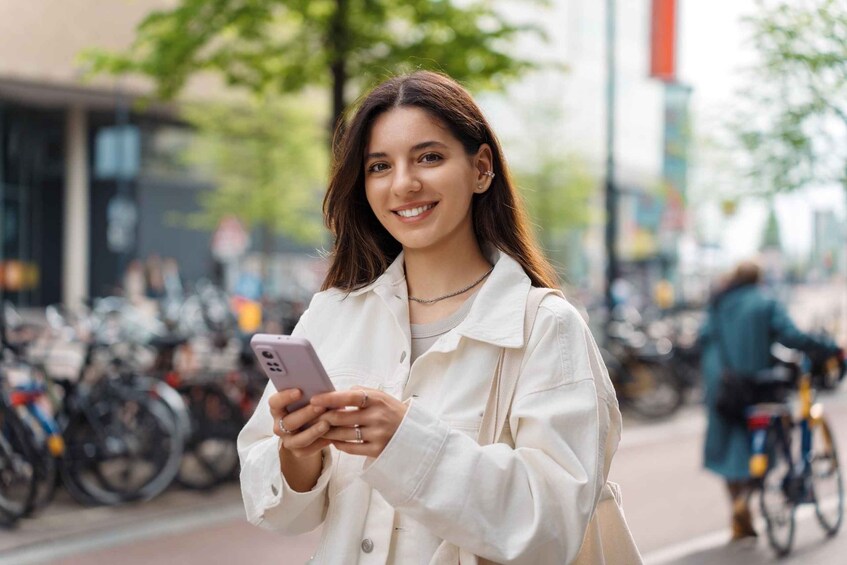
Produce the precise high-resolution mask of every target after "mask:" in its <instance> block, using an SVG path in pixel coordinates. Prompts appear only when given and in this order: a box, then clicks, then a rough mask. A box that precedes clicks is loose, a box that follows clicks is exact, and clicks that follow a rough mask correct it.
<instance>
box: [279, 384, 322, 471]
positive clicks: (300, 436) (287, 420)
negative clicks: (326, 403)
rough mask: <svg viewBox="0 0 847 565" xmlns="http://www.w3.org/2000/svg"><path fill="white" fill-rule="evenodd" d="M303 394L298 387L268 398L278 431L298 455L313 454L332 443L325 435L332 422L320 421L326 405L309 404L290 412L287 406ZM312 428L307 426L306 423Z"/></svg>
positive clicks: (309, 455)
mask: <svg viewBox="0 0 847 565" xmlns="http://www.w3.org/2000/svg"><path fill="white" fill-rule="evenodd" d="M301 396H302V393H301V392H300V390H298V389H296V388H289V389H285V390H281V391H279V392H277V393H276V394H273V395H271V397H270V399H269V400H268V405H269V406H270V410H271V416H272V417H273V420H274V433H275V434H276V435H278V436H279V437H281V438H282V447H283V449H285V450H286V451H289V452H290V453H291V454H292V455H294V456H295V457H298V458H304V457H312V456H315V455H316V454H317V453H319V452H320V450H321V449H323V448H324V447H326V446H328V445H329V444H330V441H329V440H328V439H322V438H321V436H322V435H323V434H325V433H326V432H327V431H329V424H328V423H326V422H320V421H318V418H319V417H320V416H321V415H322V414H323V413H324V412H326V408H322V407H319V406H313V405H311V404H307V405H306V406H304V407H303V408H300V409H299V410H295V411H294V412H292V413H290V414H289V413H288V412H287V411H286V410H285V407H286V406H289V405H291V404H292V403H293V402H297V401H298V400H299V399H300V397H301ZM309 424H312V425H311V426H310V427H307V428H305V429H304V426H308V425H309ZM301 430H302V431H301Z"/></svg>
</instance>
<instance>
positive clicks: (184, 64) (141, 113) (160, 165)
mask: <svg viewBox="0 0 847 565" xmlns="http://www.w3.org/2000/svg"><path fill="white" fill-rule="evenodd" d="M845 60H847V5H845V4H844V3H843V2H839V1H836V0H714V1H712V2H702V1H697V0H625V1H621V0H604V1H600V0H594V1H592V0H437V1H436V0H431V1H430V0H411V1H406V2H402V1H396V0H314V1H311V2H307V1H289V0H65V1H62V2H56V1H51V0H27V1H26V2H20V1H16V0H0V293H1V294H0V300H2V303H3V305H4V308H3V316H2V324H3V325H2V335H3V359H2V372H0V389H2V393H3V394H2V397H3V401H2V406H0V408H2V412H0V417H2V420H0V423H2V424H3V426H5V427H4V428H2V432H3V434H4V435H5V437H6V439H7V440H9V441H10V442H11V443H13V444H15V443H16V442H22V440H20V439H16V438H20V437H23V436H24V435H27V436H28V437H30V436H31V439H32V441H31V442H30V443H31V446H30V447H28V448H26V449H24V448H19V449H18V450H17V451H18V452H17V454H16V457H17V459H14V458H11V459H8V460H5V459H4V461H6V462H5V463H4V465H7V466H8V468H9V469H12V470H14V471H16V472H14V473H11V474H10V476H9V477H8V478H4V479H3V481H0V491H2V492H0V502H2V503H0V523H2V524H4V525H3V527H2V528H0V562H6V561H8V562H9V563H28V562H32V563H36V562H58V563H101V562H102V563H106V562H114V561H116V560H118V559H120V560H121V561H122V562H132V563H135V562H138V563H145V562H149V561H152V560H154V559H155V560H160V559H171V560H173V561H178V562H185V563H192V562H198V563H199V562H200V559H201V558H202V559H203V562H204V563H209V562H212V563H231V562H234V561H236V560H244V559H250V560H253V561H254V562H256V563H265V562H267V563H270V562H274V563H280V562H282V563H302V562H304V561H305V560H306V559H308V557H309V555H311V551H312V550H313V549H314V544H315V543H316V540H317V537H316V536H317V534H316V533H312V534H309V535H306V536H301V537H298V538H281V537H279V536H276V535H273V534H269V533H267V532H264V531H261V530H258V529H255V528H253V527H251V526H249V525H248V524H246V522H245V520H244V518H243V510H242V508H241V503H240V495H239V492H238V487H237V474H238V469H237V466H238V462H237V455H236V453H235V448H234V441H235V436H236V435H237V433H238V430H239V429H240V427H241V426H242V425H243V422H244V421H246V418H248V417H249V415H250V414H251V413H252V410H253V409H254V408H255V404H256V402H257V401H258V397H259V395H260V394H261V391H262V389H263V387H264V383H265V382H266V379H265V377H264V376H262V375H261V373H260V371H258V370H257V368H256V367H254V365H253V358H252V353H250V351H249V349H248V348H247V346H246V344H247V343H248V341H249V338H250V336H251V335H252V334H253V333H255V332H257V331H264V332H284V333H288V332H290V331H291V329H292V328H293V326H294V324H296V322H297V319H298V318H299V315H300V314H301V313H302V312H303V310H304V309H305V308H306V307H307V306H308V303H309V300H310V298H311V296H312V294H313V293H314V292H316V291H317V289H318V287H319V286H320V283H321V282H322V280H323V275H324V272H325V269H326V265H327V263H326V260H325V254H326V251H327V250H328V249H329V248H330V246H331V241H330V238H329V236H328V234H327V232H326V231H325V229H324V227H323V225H322V219H321V213H320V210H321V201H322V198H323V194H324V191H325V187H326V180H327V176H328V167H329V163H330V151H331V131H333V129H334V126H335V124H336V123H337V122H338V120H339V119H341V116H342V112H343V109H344V108H346V107H347V106H348V105H349V104H351V103H353V102H354V101H355V100H356V99H357V98H358V96H359V95H360V94H362V93H363V92H365V91H366V90H367V89H368V88H369V87H370V86H372V85H374V84H376V83H377V82H379V81H380V80H381V79H383V78H385V77H387V76H389V75H391V74H392V73H396V72H403V71H410V70H414V69H419V68H422V69H433V70H440V71H443V72H446V73H448V74H450V75H451V76H453V77H455V78H457V79H458V80H460V81H461V82H462V83H463V84H465V85H466V86H467V87H468V88H469V89H470V90H471V92H472V93H473V94H474V96H475V97H476V98H477V100H478V101H479V102H480V104H481V106H482V107H483V109H484V111H485V112H486V114H487V116H488V118H489V119H490V121H491V122H492V125H493V127H494V129H495V131H496V132H498V134H499V136H500V138H501V141H502V142H503V145H504V148H505V152H506V156H507V160H508V164H509V166H510V167H511V169H512V171H513V173H514V174H515V177H516V179H517V182H518V185H519V187H520V189H521V194H522V196H523V198H524V199H525V201H526V203H527V205H528V207H529V209H530V211H531V215H532V218H533V220H534V224H535V227H536V231H537V236H538V238H539V240H540V242H541V244H542V246H543V248H544V250H545V252H546V253H547V255H548V257H549V258H550V259H551V261H552V262H553V263H554V265H555V266H556V268H557V270H558V271H559V274H560V275H561V278H562V282H563V289H564V290H565V292H566V294H567V295H568V296H569V297H570V299H571V300H572V301H574V302H575V303H577V304H578V305H579V306H580V308H581V309H582V310H583V311H584V315H585V316H586V317H587V319H588V320H589V324H590V325H591V327H592V330H593V331H594V335H595V338H596V339H597V341H598V343H599V344H600V345H601V346H602V349H603V354H604V356H605V357H606V361H607V365H608V366H609V368H610V373H611V376H612V379H613V381H614V383H615V385H616V387H617V389H618V394H619V398H620V401H621V406H622V409H623V412H624V418H625V432H624V439H623V442H622V444H621V448H620V451H619V454H618V456H617V458H616V459H615V462H614V465H613V468H612V479H613V480H617V481H619V482H620V483H621V484H622V486H623V492H624V505H625V510H626V512H627V516H628V519H629V522H630V526H631V528H632V530H633V533H634V535H635V538H636V541H637V542H638V543H639V546H640V547H641V549H642V552H643V553H644V555H645V557H646V560H647V562H648V563H741V562H744V563H759V562H761V563H765V562H770V561H771V560H772V559H773V558H774V557H773V553H772V552H771V551H770V550H769V548H768V547H767V544H766V543H765V542H764V541H761V540H760V541H759V542H758V544H755V543H754V544H752V545H747V546H745V547H742V548H739V547H738V546H736V545H732V546H728V545H727V544H726V542H727V540H728V538H729V530H728V528H727V525H728V523H729V521H728V518H729V513H730V510H729V506H728V502H727V501H725V495H724V494H723V491H722V485H721V483H720V481H719V480H718V479H717V478H716V477H714V476H712V475H709V474H707V473H706V472H705V471H704V470H703V469H702V464H701V462H702V456H701V449H702V436H703V430H704V428H705V416H704V413H703V412H704V410H703V408H702V406H701V400H702V391H701V389H702V387H701V382H700V374H699V349H698V344H697V340H696V337H697V332H698V329H699V327H700V325H701V323H702V320H703V318H704V313H705V307H706V306H707V304H708V300H709V297H710V295H711V294H712V293H713V292H714V290H715V289H716V288H717V287H718V285H719V284H720V280H721V277H723V276H725V275H726V273H727V272H729V271H730V270H731V268H732V267H733V266H734V265H735V264H736V263H737V262H738V261H739V260H741V259H749V258H754V259H756V260H757V261H758V262H759V263H760V264H761V265H762V267H763V272H764V286H765V288H766V290H767V292H769V293H771V294H773V295H774V296H776V297H778V298H779V299H780V300H781V301H782V302H783V303H784V304H785V305H786V306H787V308H788V310H789V311H790V313H791V315H792V317H793V319H794V320H795V322H796V323H797V325H798V326H799V327H800V328H802V329H804V330H806V331H811V332H815V333H819V334H827V335H829V336H830V337H832V338H833V339H835V340H836V341H838V342H839V343H840V344H841V345H842V346H844V345H845V344H847V213H845V210H846V209H847V67H845ZM824 384H825V385H826V386H823V387H822V388H823V389H824V390H821V392H820V398H821V399H822V400H823V401H824V403H825V404H826V406H827V408H828V410H829V411H830V414H831V418H832V421H833V424H834V428H835V430H836V431H837V432H840V433H839V435H840V436H841V438H840V440H841V441H842V443H840V444H839V445H841V446H842V449H841V451H842V453H844V452H847V444H844V443H843V439H844V437H847V398H846V397H845V396H844V394H843V391H841V390H840V389H839V386H838V385H839V382H838V381H837V380H836V381H833V382H829V383H824ZM21 430H23V431H21ZM842 430H844V431H842ZM15 434H18V435H15ZM10 457H11V456H10ZM4 469H6V468H5V467H2V466H0V476H2V472H3V471H4ZM842 498H843V496H842ZM807 518H808V516H806V517H803V516H801V521H800V522H799V525H798V534H797V535H798V541H797V547H798V549H797V551H796V552H795V555H796V559H798V561H797V562H800V561H799V559H803V560H804V561H803V562H814V563H834V562H840V561H839V560H837V559H836V558H835V556H836V555H839V553H838V552H839V551H841V552H843V551H844V550H845V549H847V541H844V540H845V539H847V538H845V537H844V536H842V537H841V538H839V537H837V536H836V537H834V538H832V539H826V540H825V539H824V537H823V535H822V534H821V533H820V532H819V531H818V530H817V529H816V526H815V525H813V524H812V523H811V521H810V520H808V519H807ZM759 526H761V523H760V524H759ZM786 562H789V563H790V562H793V561H791V559H789V560H787V561H786Z"/></svg>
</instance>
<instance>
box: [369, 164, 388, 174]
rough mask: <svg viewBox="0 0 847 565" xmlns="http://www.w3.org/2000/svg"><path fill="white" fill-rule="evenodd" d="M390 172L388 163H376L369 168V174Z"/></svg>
mask: <svg viewBox="0 0 847 565" xmlns="http://www.w3.org/2000/svg"><path fill="white" fill-rule="evenodd" d="M385 170H388V164H387V163H374V164H373V165H371V166H370V167H368V172H369V173H381V172H382V171H385Z"/></svg>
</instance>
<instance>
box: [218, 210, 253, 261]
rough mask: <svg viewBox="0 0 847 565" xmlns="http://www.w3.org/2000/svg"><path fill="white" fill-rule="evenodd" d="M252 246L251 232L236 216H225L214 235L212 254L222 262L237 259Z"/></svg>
mask: <svg viewBox="0 0 847 565" xmlns="http://www.w3.org/2000/svg"><path fill="white" fill-rule="evenodd" d="M249 246H250V234H248V233H247V230H245V229H244V226H242V225H241V222H240V221H238V218H236V217H235V216H225V217H224V218H222V219H221V221H220V223H218V227H217V228H216V229H215V233H214V234H213V235H212V255H214V256H215V258H216V259H217V260H219V261H222V262H224V263H225V262H227V261H232V260H233V259H237V258H238V257H240V256H241V255H243V254H244V252H245V251H247V248H248V247H249Z"/></svg>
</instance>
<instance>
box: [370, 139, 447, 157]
mask: <svg viewBox="0 0 847 565" xmlns="http://www.w3.org/2000/svg"><path fill="white" fill-rule="evenodd" d="M430 147H444V148H446V147H447V145H445V144H444V143H441V142H440V141H434V140H433V141H422V142H421V143H418V144H417V145H415V146H414V147H412V149H411V150H410V151H409V153H414V152H415V151H420V150H421V149H428V148H430ZM384 157H388V153H383V152H378V153H368V154H367V155H365V160H368V159H382V158H384Z"/></svg>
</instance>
